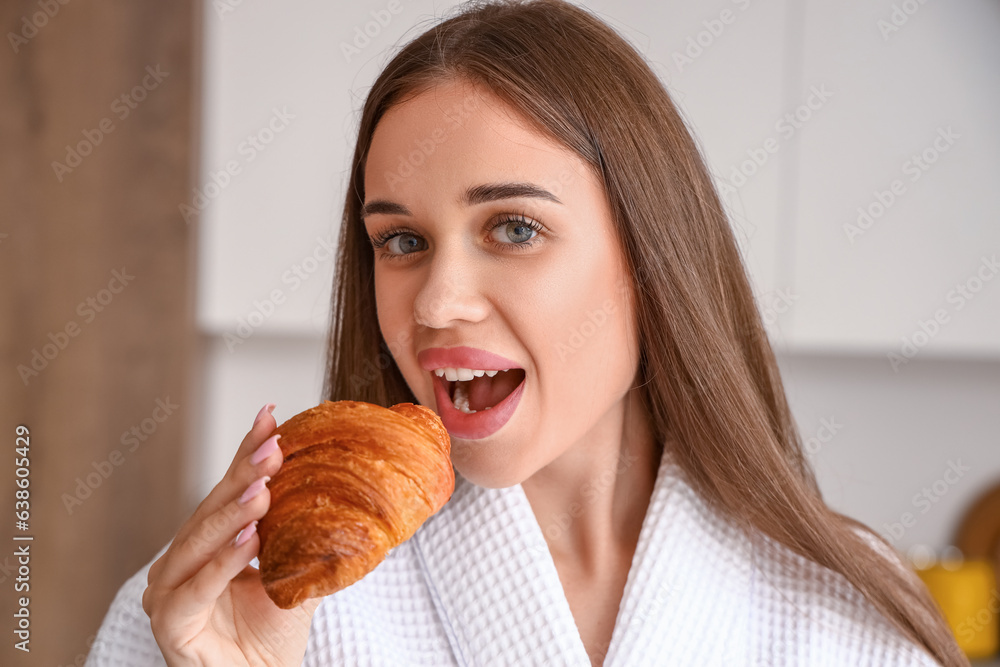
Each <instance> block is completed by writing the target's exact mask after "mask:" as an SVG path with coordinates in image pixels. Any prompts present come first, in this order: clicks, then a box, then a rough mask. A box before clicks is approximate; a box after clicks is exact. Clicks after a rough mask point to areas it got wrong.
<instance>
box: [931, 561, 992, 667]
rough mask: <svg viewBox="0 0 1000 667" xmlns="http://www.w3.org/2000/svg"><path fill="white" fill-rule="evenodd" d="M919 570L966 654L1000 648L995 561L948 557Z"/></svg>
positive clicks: (988, 652) (985, 653) (981, 654)
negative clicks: (952, 559) (952, 558)
mask: <svg viewBox="0 0 1000 667" xmlns="http://www.w3.org/2000/svg"><path fill="white" fill-rule="evenodd" d="M916 572H917V575H918V576H919V577H920V578H921V580H923V582H924V584H926V585H927V589H928V590H929V591H930V593H931V595H932V596H933V597H934V600H935V601H937V603H938V606H939V607H941V611H942V612H943V613H944V617H945V619H946V620H947V621H948V625H949V626H951V631H952V632H953V633H954V634H955V639H956V640H957V641H958V645H959V647H961V649H962V650H963V651H964V652H965V655H966V656H967V657H969V658H972V659H975V658H990V657H993V656H994V655H995V654H996V653H997V650H998V648H1000V637H998V635H1000V591H998V590H997V580H996V572H995V571H994V567H993V564H992V563H991V562H990V561H988V560H984V559H969V560H964V561H963V560H958V561H948V560H945V561H941V562H938V563H937V564H936V565H933V566H931V567H928V568H925V569H918V570H917V571H916Z"/></svg>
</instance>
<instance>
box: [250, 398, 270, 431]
mask: <svg viewBox="0 0 1000 667" xmlns="http://www.w3.org/2000/svg"><path fill="white" fill-rule="evenodd" d="M272 410H274V403H268V404H267V405H265V406H264V407H262V408H261V409H260V412H258V413H257V417H256V418H255V419H254V420H253V425H254V426H256V425H257V422H259V421H260V420H261V419H263V418H264V414H265V413H267V412H271V411H272Z"/></svg>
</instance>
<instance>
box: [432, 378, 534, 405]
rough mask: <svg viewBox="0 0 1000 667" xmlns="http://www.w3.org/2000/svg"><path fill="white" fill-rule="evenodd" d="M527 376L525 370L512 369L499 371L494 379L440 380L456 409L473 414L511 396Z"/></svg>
mask: <svg viewBox="0 0 1000 667" xmlns="http://www.w3.org/2000/svg"><path fill="white" fill-rule="evenodd" d="M525 375H526V374H525V371H524V369H523V368H511V369H509V370H506V371H499V372H497V374H496V375H494V376H493V377H489V376H488V375H482V376H481V377H475V378H472V379H471V380H446V379H444V378H439V379H440V380H441V381H442V382H444V383H445V387H446V389H447V391H448V397H449V398H451V401H452V404H453V405H454V406H455V409H457V410H460V411H462V412H465V413H467V414H471V413H473V412H479V411H480V410H489V409H490V408H492V407H493V406H495V405H496V404H497V403H500V402H501V401H503V400H504V399H505V398H507V397H508V396H510V394H511V392H513V391H514V390H515V389H517V387H518V385H520V384H521V382H523V381H524V378H525Z"/></svg>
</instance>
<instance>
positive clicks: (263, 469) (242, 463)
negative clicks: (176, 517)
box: [178, 403, 283, 536]
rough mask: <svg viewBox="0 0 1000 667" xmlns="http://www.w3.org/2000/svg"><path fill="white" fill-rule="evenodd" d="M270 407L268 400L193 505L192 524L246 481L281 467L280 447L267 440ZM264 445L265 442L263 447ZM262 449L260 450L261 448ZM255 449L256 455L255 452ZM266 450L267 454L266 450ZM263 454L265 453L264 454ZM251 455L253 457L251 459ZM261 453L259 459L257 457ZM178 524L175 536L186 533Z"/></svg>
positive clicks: (272, 427) (232, 495)
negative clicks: (223, 469) (205, 492)
mask: <svg viewBox="0 0 1000 667" xmlns="http://www.w3.org/2000/svg"><path fill="white" fill-rule="evenodd" d="M273 409H274V404H273V403H268V404H267V405H265V406H264V407H263V408H261V410H260V412H259V413H258V414H257V418H256V420H255V421H254V425H253V427H252V428H251V429H250V431H249V432H248V433H247V434H246V437H244V438H243V442H242V443H240V446H239V447H238V448H237V450H236V455H235V456H234V457H233V460H232V462H231V463H230V464H229V469H228V470H226V473H225V475H223V477H222V479H221V480H220V481H219V483H218V484H216V485H215V487H214V488H213V489H212V490H211V491H210V492H209V493H208V495H207V496H205V498H204V500H202V501H201V503H200V504H199V505H198V507H197V508H195V511H194V513H193V514H192V516H191V519H192V521H193V522H194V523H198V522H200V521H203V520H204V518H205V517H207V516H210V515H211V514H213V513H215V512H217V511H219V508H221V507H222V506H224V505H225V504H226V503H228V502H229V501H231V500H232V499H233V498H235V497H237V496H238V495H239V494H241V493H243V489H245V488H246V487H247V485H248V484H250V482H252V481H253V480H255V479H257V478H258V477H261V476H262V475H271V476H274V474H275V473H276V472H277V471H278V468H280V467H281V463H282V461H283V457H282V456H281V454H280V451H281V449H280V447H276V444H277V443H276V442H275V443H269V442H268V441H269V440H270V439H271V438H272V437H273V435H272V434H273V432H274V430H275V428H277V427H276V425H275V420H274V417H273V416H272V415H271V412H270V411H271V410H273ZM265 445H268V446H267V447H265ZM262 449H263V450H264V451H263V452H262V451H261V450H262ZM258 452H259V454H258ZM267 452H269V453H267ZM265 453H267V454H266V455H265ZM255 454H256V455H257V457H256V458H255ZM261 456H263V458H260V457H261ZM185 528H187V526H182V527H181V530H180V531H178V535H179V536H182V535H184V534H186V531H185Z"/></svg>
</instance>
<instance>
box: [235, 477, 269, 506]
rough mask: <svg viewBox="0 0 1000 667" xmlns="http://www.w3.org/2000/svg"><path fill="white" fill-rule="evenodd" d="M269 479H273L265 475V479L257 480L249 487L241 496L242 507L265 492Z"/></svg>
mask: <svg viewBox="0 0 1000 667" xmlns="http://www.w3.org/2000/svg"><path fill="white" fill-rule="evenodd" d="M269 479H271V478H270V477H269V476H267V475H264V476H263V477H260V478H258V479H255V480H254V481H253V484H251V485H250V486H248V487H247V490H246V491H244V492H243V495H242V496H240V505H246V504H247V503H248V502H250V501H251V500H252V499H254V498H256V497H257V495H258V494H260V492H261V491H263V490H264V485H265V484H267V481H268V480H269Z"/></svg>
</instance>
